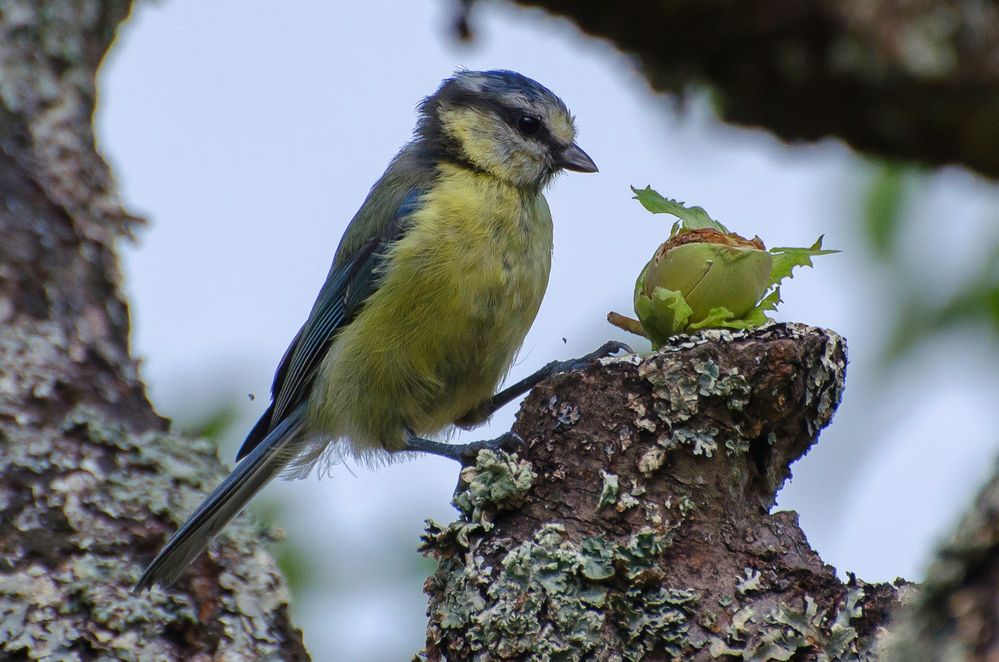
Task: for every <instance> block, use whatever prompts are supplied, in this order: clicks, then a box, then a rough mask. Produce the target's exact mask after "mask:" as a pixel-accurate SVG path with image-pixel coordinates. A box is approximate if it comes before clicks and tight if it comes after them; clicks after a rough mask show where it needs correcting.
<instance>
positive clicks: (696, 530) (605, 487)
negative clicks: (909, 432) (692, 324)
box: [424, 324, 898, 660]
mask: <svg viewBox="0 0 999 662" xmlns="http://www.w3.org/2000/svg"><path fill="white" fill-rule="evenodd" d="M845 352H846V347H845V343H844V341H843V340H842V339H841V338H840V337H839V336H837V335H836V334H834V333H832V332H830V331H825V330H821V329H816V328H811V327H806V326H802V325H797V324H777V325H772V326H769V327H766V328H764V329H761V330H757V331H754V332H729V331H717V330H715V331H705V332H701V333H699V334H697V335H695V336H691V337H680V338H678V339H677V340H676V341H675V342H674V343H673V344H671V345H669V346H667V347H664V348H662V349H661V350H660V351H659V352H658V353H656V354H654V355H652V356H649V357H646V358H644V359H641V360H639V359H638V358H637V357H629V358H628V359H626V360H620V359H609V360H604V361H602V362H601V363H602V365H598V366H594V367H591V368H589V369H587V370H586V371H583V372H576V373H571V374H565V375H561V376H559V377H556V378H553V379H551V380H549V381H546V382H544V383H543V384H541V385H540V386H539V387H537V388H536V389H535V390H534V391H533V392H532V394H531V395H530V396H529V397H528V399H527V401H526V402H525V404H524V407H523V408H522V410H521V412H520V414H519V416H518V424H517V427H516V430H517V432H519V433H520V435H521V436H522V437H524V439H526V440H528V444H529V451H528V456H529V460H530V461H529V462H527V461H524V460H520V461H517V460H515V459H511V458H510V457H509V456H500V457H497V456H493V455H491V454H485V453H484V454H482V455H481V456H480V458H479V462H478V464H477V465H476V466H475V467H470V468H468V469H465V470H464V471H463V472H462V475H461V482H460V485H459V491H458V492H457V494H456V499H455V503H456V506H457V507H458V509H459V511H460V512H461V518H460V519H459V521H458V522H456V523H454V524H452V525H450V526H447V527H440V526H438V525H436V524H433V523H430V524H429V525H428V530H427V535H426V542H425V551H426V552H427V553H428V554H430V555H432V556H433V557H434V558H436V559H437V560H438V561H439V566H438V569H437V571H436V572H435V573H434V575H433V576H432V577H431V578H430V579H429V580H428V581H427V585H426V589H427V593H428V594H429V596H430V607H429V614H430V624H429V627H428V630H427V641H428V643H427V648H426V650H425V652H424V655H425V656H426V658H427V659H430V660H441V659H448V660H465V659H479V656H481V659H508V658H516V657H518V656H521V655H524V654H527V653H532V654H534V655H536V656H537V655H540V656H541V657H538V658H537V659H549V658H547V657H544V655H546V654H547V655H550V656H552V657H551V659H565V660H581V659H622V660H639V659H657V660H658V659H684V660H709V659H714V658H717V657H721V656H732V657H736V658H742V659H747V660H750V659H751V660H758V659H780V660H787V659H791V658H792V657H793V659H795V660H812V659H819V656H820V655H824V656H825V657H824V658H823V659H831V660H857V659H875V655H876V651H878V650H879V648H880V646H881V638H882V634H883V629H884V625H885V623H886V621H887V617H888V613H889V610H890V608H891V607H893V606H894V605H896V604H897V602H898V590H897V587H895V586H891V585H887V584H867V583H865V582H863V581H860V580H859V579H856V578H853V577H852V576H851V578H850V581H849V582H847V583H843V582H841V581H840V580H839V579H838V578H837V576H836V573H835V571H834V569H833V568H832V567H830V566H828V565H826V564H824V563H823V562H822V560H821V559H820V558H819V557H818V555H817V554H816V553H815V552H814V551H813V550H812V549H811V548H810V547H809V545H808V542H807V541H806V539H805V536H804V534H803V533H802V532H801V530H800V529H799V528H798V523H797V516H796V515H795V514H794V513H792V512H776V513H770V510H771V508H772V507H773V505H774V502H775V495H776V492H777V490H778V489H779V488H780V486H781V485H782V484H783V483H784V481H785V480H786V479H787V478H788V477H789V476H790V470H789V465H790V463H791V462H793V461H795V460H796V459H798V458H799V457H801V456H802V455H804V454H805V453H806V452H807V451H808V449H809V448H810V447H811V446H812V444H813V443H815V441H816V439H817V436H818V433H819V430H821V429H822V428H823V427H825V426H826V425H827V424H828V423H829V421H830V420H831V418H832V415H833V412H834V411H835V409H836V406H837V405H838V404H839V400H840V396H841V393H842V390H843V384H844V377H845V368H846V353H845ZM556 655H561V656H560V657H555V656H556ZM613 655H617V656H619V657H617V658H614V657H612V656H613ZM767 656H770V657H769V658H768V657H767ZM532 659H535V658H532Z"/></svg>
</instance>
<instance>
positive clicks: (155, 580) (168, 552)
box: [133, 406, 305, 593]
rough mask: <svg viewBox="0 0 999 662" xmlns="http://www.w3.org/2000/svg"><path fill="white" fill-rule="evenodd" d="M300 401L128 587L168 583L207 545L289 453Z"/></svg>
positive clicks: (296, 431) (297, 438)
mask: <svg viewBox="0 0 999 662" xmlns="http://www.w3.org/2000/svg"><path fill="white" fill-rule="evenodd" d="M304 410H305V408H304V406H300V407H299V408H298V409H296V410H295V411H294V412H292V414H291V415H290V416H288V417H287V418H286V419H284V420H283V421H281V422H280V423H279V424H278V425H277V426H276V427H275V428H274V429H273V430H271V432H270V433H269V434H268V435H267V436H266V437H265V438H264V439H263V440H262V441H261V442H260V443H259V444H258V445H257V446H256V447H255V448H254V449H253V451H252V452H250V454H249V455H247V456H246V457H245V458H244V459H243V460H242V461H241V462H240V463H239V464H238V465H236V468H235V469H233V470H232V473H230V474H229V476H228V477H227V478H226V479H225V480H224V481H222V483H221V484H220V485H219V486H218V487H216V488H215V490H214V491H213V492H212V493H211V494H210V495H209V496H208V498H207V499H205V500H204V501H203V502H202V504H201V505H200V506H198V508H197V510H195V511H194V513H192V514H191V516H190V517H188V519H187V521H186V522H184V525H183V526H181V527H180V529H178V530H177V532H176V533H175V534H173V537H172V538H170V540H169V541H168V542H167V544H166V545H165V546H164V547H163V549H161V550H160V553H159V554H157V555H156V558H155V559H153V562H152V563H150V564H149V567H148V568H146V571H145V572H144V573H143V574H142V577H141V578H140V579H139V581H138V583H137V584H136V585H135V588H134V589H133V592H135V593H137V592H139V591H141V590H143V589H145V588H149V587H150V586H152V585H153V584H160V585H163V586H169V585H170V584H172V583H174V582H175V581H177V578H178V577H180V575H181V573H182V572H183V571H184V569H185V568H186V567H187V566H188V565H189V564H190V563H191V562H192V561H193V560H194V559H195V558H197V557H198V555H199V554H201V552H203V551H204V550H205V548H206V547H208V543H209V542H211V540H212V538H214V537H215V534H217V533H218V532H219V531H221V530H222V528H223V527H224V526H225V525H226V524H228V523H229V522H230V520H232V519H233V518H234V517H235V516H236V515H238V514H239V513H240V512H241V511H242V510H243V507H244V506H245V505H246V503H247V502H248V501H249V500H250V499H251V498H253V496H254V495H255V494H256V493H257V492H258V491H260V489H261V488H263V486H264V485H266V484H267V483H268V482H270V480H271V479H272V478H274V476H276V475H277V474H278V473H279V472H280V471H281V469H283V468H284V466H285V465H287V464H288V462H289V461H290V460H291V459H292V458H293V457H294V456H295V454H296V453H295V452H294V451H295V448H294V446H295V445H296V444H295V442H297V441H300V440H301V432H302V422H303V419H304Z"/></svg>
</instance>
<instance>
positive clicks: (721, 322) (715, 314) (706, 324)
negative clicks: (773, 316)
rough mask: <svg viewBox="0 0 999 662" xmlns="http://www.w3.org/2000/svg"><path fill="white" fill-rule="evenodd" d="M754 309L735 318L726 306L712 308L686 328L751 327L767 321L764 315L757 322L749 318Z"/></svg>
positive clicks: (692, 329)
mask: <svg viewBox="0 0 999 662" xmlns="http://www.w3.org/2000/svg"><path fill="white" fill-rule="evenodd" d="M754 311H755V309H754V310H753V311H750V313H749V314H748V315H746V317H740V318H736V317H735V315H734V314H733V313H732V311H730V310H729V309H728V308H712V309H711V310H710V312H708V316H707V317H705V318H704V319H702V320H701V321H700V322H694V323H693V324H691V325H689V326H688V327H687V328H688V329H690V330H691V331H699V330H700V329H718V328H726V329H752V328H755V327H757V326H760V324H763V323H765V322H767V318H766V316H764V317H763V321H762V322H757V321H756V319H755V318H751V317H750V315H752V313H753V312H754Z"/></svg>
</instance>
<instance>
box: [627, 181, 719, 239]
mask: <svg viewBox="0 0 999 662" xmlns="http://www.w3.org/2000/svg"><path fill="white" fill-rule="evenodd" d="M631 190H632V192H634V194H635V199H636V200H638V201H639V202H640V203H642V206H643V207H645V208H646V209H648V210H649V211H650V212H652V213H653V214H670V215H671V216H676V217H677V218H678V219H680V222H679V224H674V225H673V231H672V232H671V233H670V236H673V235H675V234H676V233H677V232H678V231H679V230H680V229H684V230H701V229H704V228H709V229H711V230H718V231H719V232H726V233H727V232H728V229H727V228H726V227H725V226H724V225H722V224H721V223H719V222H718V221H716V220H714V219H713V218H711V217H710V216H708V212H706V211H704V209H703V208H702V207H687V206H685V205H684V204H683V203H682V202H679V201H677V200H670V199H669V198H664V197H663V196H661V195H659V194H658V193H657V192H656V191H654V190H652V187H651V186H646V187H645V188H644V189H637V188H635V187H634V186H632V187H631Z"/></svg>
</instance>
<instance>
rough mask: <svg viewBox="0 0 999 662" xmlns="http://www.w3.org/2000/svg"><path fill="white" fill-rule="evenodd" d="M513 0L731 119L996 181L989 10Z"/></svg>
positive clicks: (998, 87) (956, 0)
mask: <svg viewBox="0 0 999 662" xmlns="http://www.w3.org/2000/svg"><path fill="white" fill-rule="evenodd" d="M515 1H516V2H517V3H518V4H521V5H526V6H531V7H541V8H543V9H546V10H548V11H550V12H552V13H554V14H557V15H560V16H565V17H567V18H569V19H570V20H572V21H573V22H575V23H576V24H577V25H578V26H579V27H580V28H581V29H582V30H583V31H585V32H586V33H588V34H590V35H592V36H594V37H598V38H601V39H607V40H609V41H610V42H611V43H612V44H614V45H615V46H616V47H617V48H619V49H621V50H622V51H624V52H626V53H631V54H633V55H634V56H635V57H636V62H637V63H638V64H639V66H640V67H641V70H642V73H643V74H644V75H645V77H646V78H647V79H648V81H649V83H650V84H651V85H652V87H653V88H655V89H656V90H659V91H662V92H674V93H679V94H681V95H682V94H683V93H684V92H685V91H686V90H688V89H697V88H704V87H707V88H708V89H710V90H711V94H712V97H711V98H712V102H713V105H714V107H715V108H717V109H718V112H719V113H720V115H721V116H722V118H723V119H724V120H725V121H727V122H732V123H734V124H743V125H747V126H759V127H762V128H765V129H767V130H768V131H771V132H773V133H774V134H776V135H777V136H779V137H781V138H783V139H785V140H788V141H800V140H809V141H812V140H819V139H822V138H827V137H832V138H839V139H842V140H844V141H846V142H847V143H848V144H850V145H851V146H853V147H855V148H856V149H859V150H861V151H863V152H866V153H870V154H878V155H881V156H883V157H885V158H889V159H902V160H915V161H918V162H920V163H926V164H930V165H935V166H936V165H944V164H949V163H958V164H961V165H964V166H967V167H968V168H971V169H973V170H977V171H978V172H980V173H982V174H985V175H988V176H990V177H997V176H999V57H996V53H997V52H999V7H997V6H996V3H994V2H983V1H981V0H864V1H863V2H828V1H827V0H798V1H796V2H787V1H785V0H741V1H740V2H705V1H704V0H677V1H674V2H649V0H618V1H617V2H577V1H575V0H515ZM464 4H465V6H466V7H468V6H472V5H474V0H465V3H464ZM460 25H461V26H462V28H463V30H464V31H466V32H467V30H468V25H469V21H468V17H467V16H463V17H461V19H460Z"/></svg>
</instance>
